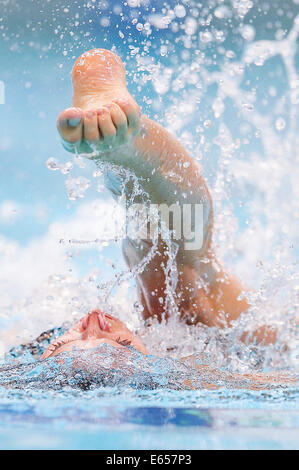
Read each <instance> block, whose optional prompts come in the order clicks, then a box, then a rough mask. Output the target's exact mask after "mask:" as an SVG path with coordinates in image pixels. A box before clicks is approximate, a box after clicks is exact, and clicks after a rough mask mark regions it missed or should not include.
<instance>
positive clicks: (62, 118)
mask: <svg viewBox="0 0 299 470" xmlns="http://www.w3.org/2000/svg"><path fill="white" fill-rule="evenodd" d="M57 129H58V131H59V133H60V135H61V137H62V139H63V140H64V142H66V143H68V144H76V143H78V142H81V140H82V138H83V111H82V110H81V109H80V108H68V109H65V110H64V111H62V113H60V115H59V116H58V119H57Z"/></svg>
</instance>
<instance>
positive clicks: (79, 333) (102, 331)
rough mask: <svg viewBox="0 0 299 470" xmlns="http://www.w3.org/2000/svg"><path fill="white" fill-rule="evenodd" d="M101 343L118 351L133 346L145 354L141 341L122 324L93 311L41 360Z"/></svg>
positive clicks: (113, 318) (61, 338) (52, 344)
mask: <svg viewBox="0 0 299 470" xmlns="http://www.w3.org/2000/svg"><path fill="white" fill-rule="evenodd" d="M103 343H107V344H110V345H111V346H113V347H115V348H120V349H123V348H126V347H128V346H133V347H134V348H135V349H137V351H140V352H141V353H142V354H147V350H146V348H145V346H144V345H143V344H142V342H141V340H140V339H139V338H138V337H137V336H136V335H134V334H133V333H132V332H131V331H130V330H129V329H128V328H127V327H126V326H125V324H124V323H122V322H121V321H120V320H118V319H117V318H115V317H113V316H112V315H104V314H103V313H102V312H101V311H100V310H94V311H93V312H92V313H90V314H88V315H86V316H85V317H84V318H82V319H81V320H80V321H79V322H78V323H77V324H76V325H75V326H74V327H73V328H72V329H71V330H69V331H68V332H67V333H66V334H65V335H63V336H61V337H60V338H58V339H57V340H55V341H53V342H52V343H51V344H50V346H49V347H48V349H47V350H46V351H45V353H44V354H43V356H42V359H47V358H48V357H53V356H57V355H58V354H61V353H63V352H66V351H71V350H72V349H77V350H78V349H79V350H80V349H82V350H87V349H93V348H96V347H97V346H99V345H100V344H103Z"/></svg>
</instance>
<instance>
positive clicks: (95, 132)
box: [83, 110, 101, 143]
mask: <svg viewBox="0 0 299 470" xmlns="http://www.w3.org/2000/svg"><path fill="white" fill-rule="evenodd" d="M83 135H84V139H85V140H86V141H87V142H91V143H95V142H98V141H99V140H100V138H101V135H100V130H99V125H98V114H97V111H95V110H89V111H86V112H85V113H84V131H83Z"/></svg>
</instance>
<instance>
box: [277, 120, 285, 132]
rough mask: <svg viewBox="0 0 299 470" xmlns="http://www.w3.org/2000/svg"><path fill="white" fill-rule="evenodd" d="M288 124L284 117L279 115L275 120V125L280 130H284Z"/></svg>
mask: <svg viewBox="0 0 299 470" xmlns="http://www.w3.org/2000/svg"><path fill="white" fill-rule="evenodd" d="M285 126H286V122H285V120H284V118H283V117H279V118H277V119H276V121H275V127H276V129H277V130H278V131H283V129H284V128H285Z"/></svg>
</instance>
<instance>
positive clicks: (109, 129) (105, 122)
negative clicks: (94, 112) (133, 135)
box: [98, 107, 116, 140]
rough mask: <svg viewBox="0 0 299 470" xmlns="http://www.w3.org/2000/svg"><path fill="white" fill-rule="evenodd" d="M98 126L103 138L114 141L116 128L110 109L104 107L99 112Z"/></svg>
mask: <svg viewBox="0 0 299 470" xmlns="http://www.w3.org/2000/svg"><path fill="white" fill-rule="evenodd" d="M98 125H99V128H100V130H101V134H102V136H103V138H104V139H106V140H107V139H108V140H109V139H111V140H113V138H114V137H115V136H116V128H115V125H114V123H113V121H112V117H111V113H110V111H109V109H108V108H104V107H103V108H100V109H99V110H98Z"/></svg>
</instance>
